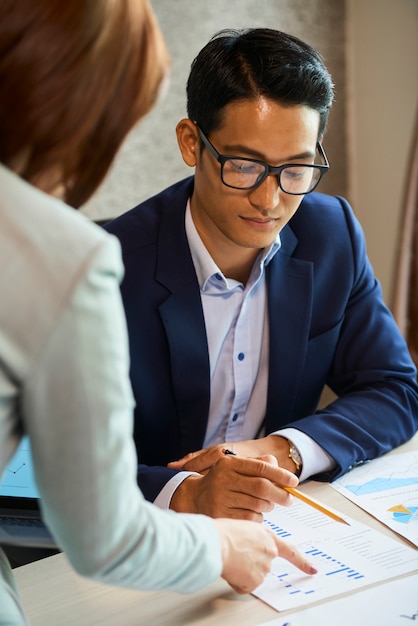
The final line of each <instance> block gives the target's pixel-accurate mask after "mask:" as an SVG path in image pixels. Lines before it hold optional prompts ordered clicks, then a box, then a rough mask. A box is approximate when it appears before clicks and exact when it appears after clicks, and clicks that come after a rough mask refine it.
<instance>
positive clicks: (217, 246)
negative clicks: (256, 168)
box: [182, 98, 319, 261]
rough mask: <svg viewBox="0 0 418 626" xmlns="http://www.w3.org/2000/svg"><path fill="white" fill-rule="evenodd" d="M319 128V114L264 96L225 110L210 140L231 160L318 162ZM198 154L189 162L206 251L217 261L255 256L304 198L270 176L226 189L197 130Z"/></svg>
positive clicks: (193, 206)
mask: <svg viewBox="0 0 418 626" xmlns="http://www.w3.org/2000/svg"><path fill="white" fill-rule="evenodd" d="M190 124H191V122H190ZM190 128H192V127H190ZM318 128H319V113H318V112H317V111H315V110H314V109H311V108H308V107H305V106H300V105H298V106H287V107H285V106H282V105H280V104H277V103H276V102H273V101H271V100H266V99H264V98H260V99H258V100H246V101H241V102H237V103H233V104H231V105H229V106H228V107H226V108H225V111H224V115H223V121H222V126H221V127H220V128H218V129H217V130H215V131H213V132H211V133H210V134H209V137H208V138H209V140H210V141H211V143H212V144H213V146H214V147H215V148H216V150H217V151H218V152H219V153H220V154H222V155H226V156H238V157H240V156H241V157H247V158H254V159H259V160H263V161H266V162H267V163H268V164H269V165H273V166H279V165H283V164H292V163H313V162H314V156H315V150H316V144H317V141H318ZM196 131H197V129H196ZM182 152H183V150H182ZM193 153H194V161H195V162H194V163H193V162H190V160H189V161H186V162H188V164H189V165H195V186H194V193H193V196H192V199H191V211H192V216H193V220H194V223H195V225H196V228H197V230H198V232H199V234H200V236H201V238H202V240H203V242H204V243H205V245H206V247H207V249H208V250H209V252H210V253H211V254H212V256H213V258H214V259H215V261H218V256H219V254H220V255H221V257H225V255H226V256H227V257H228V256H229V257H230V256H233V257H234V258H235V259H237V260H239V258H240V255H241V256H242V258H243V259H244V258H247V259H248V258H249V255H250V256H253V257H254V258H255V256H256V255H257V254H258V251H259V250H260V249H261V248H264V247H266V246H269V245H270V244H271V243H272V242H273V241H274V240H275V238H276V236H277V234H278V233H279V232H280V231H281V230H282V228H283V227H284V226H285V225H286V224H287V223H288V221H289V220H290V218H291V217H292V216H293V215H294V214H295V212H296V210H297V209H298V207H299V205H300V203H301V201H302V197H303V196H292V195H289V194H286V193H284V192H283V191H282V190H281V189H280V187H279V184H278V180H277V176H274V175H271V176H267V178H266V179H265V180H264V181H263V182H262V183H261V185H260V186H259V187H257V188H256V189H250V190H240V189H231V188H229V187H227V186H225V185H224V184H223V183H222V181H221V175H220V170H221V166H220V163H218V162H217V160H216V158H215V157H214V156H213V154H211V152H210V151H209V150H208V149H207V148H206V147H205V148H204V149H203V150H201V149H200V140H199V136H198V133H197V132H196V142H195V144H194V146H193ZM184 156H185V155H184V152H183V157H184ZM185 160H186V159H185Z"/></svg>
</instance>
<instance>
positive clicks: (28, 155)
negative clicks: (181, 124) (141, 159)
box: [0, 0, 168, 207]
mask: <svg viewBox="0 0 418 626" xmlns="http://www.w3.org/2000/svg"><path fill="white" fill-rule="evenodd" d="M167 65H168V54H167V51H166V48H165V45H164V42H163V39H162V35H161V32H160V30H159V28H158V25H157V23H156V20H155V17H154V14H153V12H152V10H151V8H150V6H149V4H148V0H93V1H91V2H90V1H86V0H71V1H70V2H60V1H59V0H57V1H54V0H36V2H27V1H26V0H1V1H0V103H1V104H0V160H1V161H2V162H3V163H4V164H5V165H6V166H8V167H10V168H12V169H14V170H16V171H17V173H19V174H20V175H21V176H22V177H23V178H25V179H26V180H28V181H29V182H31V183H32V184H34V185H36V186H39V187H42V188H43V189H44V190H45V191H52V190H53V189H54V188H56V187H57V185H59V186H61V187H62V188H63V195H64V199H65V200H66V201H67V202H68V203H69V204H71V205H72V206H76V207H78V206H80V205H81V204H83V203H84V202H85V201H86V200H87V199H88V198H89V197H90V196H91V194H92V193H93V192H94V191H95V189H96V188H97V187H98V185H99V184H100V183H101V181H102V180H103V178H104V176H105V175H106V173H107V171H108V169H109V167H110V165H111V163H112V161H113V159H114V157H115V155H116V152H117V151H118V149H119V147H120V145H121V143H122V141H123V140H124V138H125V136H126V134H127V133H128V131H129V130H130V129H131V128H132V126H133V125H134V124H135V123H136V122H137V121H138V120H139V119H140V118H141V117H142V116H144V115H145V114H146V113H147V112H148V111H149V109H150V108H151V107H152V106H153V104H154V102H155V99H156V96H157V94H158V90H159V86H160V83H161V81H162V79H163V77H164V75H165V73H166V68H167Z"/></svg>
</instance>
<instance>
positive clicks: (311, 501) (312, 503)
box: [222, 448, 350, 526]
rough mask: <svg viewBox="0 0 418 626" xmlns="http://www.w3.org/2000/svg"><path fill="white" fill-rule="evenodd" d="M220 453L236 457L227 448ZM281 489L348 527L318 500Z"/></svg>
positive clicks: (345, 522) (289, 488) (293, 488)
mask: <svg viewBox="0 0 418 626" xmlns="http://www.w3.org/2000/svg"><path fill="white" fill-rule="evenodd" d="M222 452H223V454H226V455H228V454H231V455H232V456H237V453H236V452H233V451H232V450H228V448H224V449H223V450H222ZM281 488H282V489H284V490H285V491H287V493H290V494H291V495H292V496H294V497H295V498H298V499H299V500H302V502H305V503H306V504H309V506H311V507H312V508H314V509H316V510H317V511H320V512H321V513H323V514H324V515H328V517H330V518H331V519H333V520H335V521H336V522H340V523H341V524H346V525H347V526H350V524H349V523H348V522H347V521H346V520H345V519H343V518H342V517H340V516H339V515H337V513H334V511H331V510H330V509H328V507H326V506H325V505H324V504H321V503H320V502H318V500H315V499H314V498H311V497H310V496H307V495H305V494H304V493H302V491H299V489H295V487H283V486H282V487H281Z"/></svg>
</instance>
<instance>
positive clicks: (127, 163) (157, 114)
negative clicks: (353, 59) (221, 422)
mask: <svg viewBox="0 0 418 626" xmlns="http://www.w3.org/2000/svg"><path fill="white" fill-rule="evenodd" d="M151 2H152V6H153V8H154V10H155V12H156V14H157V16H158V19H159V22H160V25H161V29H162V31H163V33H164V36H165V38H166V41H167V44H168V48H169V50H170V53H171V57H172V76H171V82H170V86H169V91H168V93H167V95H166V97H165V98H164V99H163V101H162V102H160V104H159V105H158V106H157V108H156V109H154V111H152V112H151V113H150V114H149V115H148V117H147V118H146V119H145V120H144V121H143V122H142V123H141V124H139V126H138V127H137V128H135V129H134V130H133V131H132V133H131V134H130V136H129V137H128V139H127V141H126V142H125V144H124V146H123V147H122V150H121V152H120V154H119V156H118V158H117V160H116V163H115V165H114V167H113V169H112V172H111V174H110V176H109V177H108V179H107V180H106V181H105V183H104V185H103V187H102V188H101V189H100V190H99V191H98V192H97V193H96V195H95V197H94V198H92V199H91V200H90V202H89V203H88V204H87V205H86V207H85V208H84V211H85V212H86V213H87V214H88V215H89V216H90V217H92V218H94V219H106V218H109V217H113V216H115V215H118V214H120V213H123V212H125V211H126V210H128V209H130V208H132V207H133V206H135V205H136V204H137V203H138V202H140V201H141V200H143V199H145V198H147V197H149V196H151V195H153V194H154V193H157V192H158V191H160V190H161V189H164V188H165V187H167V186H168V185H170V184H171V183H173V182H175V181H176V180H178V179H180V178H183V177H184V176H188V175H189V174H191V173H192V170H190V169H189V168H188V167H187V166H186V165H184V164H183V161H182V160H181V156H180V153H179V151H178V148H177V142H176V137H175V127H176V124H177V122H178V121H179V120H180V119H181V118H182V117H185V116H186V104H185V84H186V80H187V76H188V73H189V70H190V64H191V62H192V60H193V58H194V57H195V56H196V54H197V53H198V52H199V50H200V49H201V48H202V47H203V46H204V45H205V43H206V42H207V41H208V40H209V39H210V37H211V36H212V35H213V34H214V33H215V32H216V31H218V30H221V29H222V28H236V27H238V28H240V27H254V26H268V27H272V28H277V29H279V30H284V31H287V32H289V33H292V34H294V35H296V36H298V37H300V38H302V39H304V40H306V41H307V42H308V43H310V44H311V45H312V46H314V47H315V48H317V49H318V50H319V51H320V52H321V54H322V55H323V56H324V57H325V61H326V64H327V66H328V68H329V70H330V71H331V74H332V76H333V79H334V83H335V84H336V102H335V105H334V108H333V111H332V114H331V119H330V124H329V130H328V133H327V136H326V138H325V141H324V148H325V150H326V152H327V155H328V158H329V161H330V163H331V166H332V172H330V173H328V174H327V176H326V177H325V179H324V181H323V182H322V183H321V187H320V189H321V191H325V192H328V193H338V194H342V195H346V194H347V192H348V189H347V177H346V158H347V149H346V138H345V106H346V105H345V103H346V94H345V54H344V45H345V39H344V38H345V21H344V20H345V17H344V15H345V13H344V9H345V2H344V0H309V1H307V0H229V2H227V1H226V0H210V2H208V0H151ZM115 115H117V111H115Z"/></svg>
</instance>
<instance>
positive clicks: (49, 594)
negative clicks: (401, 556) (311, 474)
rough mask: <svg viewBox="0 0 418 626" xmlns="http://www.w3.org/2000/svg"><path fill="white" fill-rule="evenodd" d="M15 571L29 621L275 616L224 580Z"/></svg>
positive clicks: (166, 621)
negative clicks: (137, 587) (170, 587)
mask: <svg viewBox="0 0 418 626" xmlns="http://www.w3.org/2000/svg"><path fill="white" fill-rule="evenodd" d="M409 450H418V434H417V435H416V436H415V437H414V438H413V439H412V440H411V441H410V442H408V443H406V444H404V445H403V446H401V447H399V448H397V449H396V450H393V451H392V452H391V453H390V454H396V453H399V452H406V451H409ZM301 489H302V490H303V491H305V492H306V493H308V494H310V495H312V496H313V497H315V498H317V499H319V500H321V501H322V502H323V503H324V504H328V505H329V506H331V507H333V508H334V509H337V510H338V511H340V512H341V513H342V514H343V515H344V514H345V515H348V516H349V517H352V518H354V519H357V520H358V521H360V522H362V523H365V524H368V525H369V526H371V527H372V528H375V529H378V530H380V531H381V532H383V533H385V534H388V535H390V536H391V537H393V538H394V539H395V540H396V541H399V542H401V543H402V542H403V540H402V539H401V538H400V537H399V536H398V535H396V534H395V533H393V532H392V531H391V530H390V529H388V528H387V527H386V526H384V525H383V524H381V523H380V522H378V521H377V520H376V519H374V518H373V517H371V516H370V515H368V514H367V513H366V512H365V511H363V510H362V509H360V508H358V507H357V506H355V505H354V504H353V503H352V502H350V501H349V500H347V499H346V498H344V497H343V496H342V495H341V494H339V493H338V492H336V491H335V490H334V489H332V488H331V487H330V486H329V485H327V484H324V483H317V482H313V481H309V482H307V483H305V484H304V485H302V486H301ZM14 572H15V576H16V579H17V582H18V586H19V589H20V593H21V596H22V599H23V603H24V606H25V610H26V612H27V614H28V616H29V619H30V621H31V624H32V625H33V626H94V625H95V624H97V625H100V626H110V625H112V626H115V625H116V626H134V625H135V626H137V625H139V624H146V625H147V626H191V625H200V626H230V625H231V626H232V625H233V626H236V625H238V624H239V626H256V625H257V624H262V623H263V622H266V621H268V620H272V619H275V618H277V617H278V615H279V614H278V613H277V612H276V611H274V610H273V609H272V608H270V607H269V606H267V605H265V604H263V603H262V602H260V600H258V599H256V598H254V597H253V596H251V595H247V596H240V595H238V594H236V593H234V592H233V591H232V590H231V589H230V587H229V586H228V585H227V584H226V583H225V582H224V581H222V580H219V581H217V582H216V583H214V584H212V585H211V586H209V587H208V588H206V589H205V590H204V591H201V592H200V593H197V594H194V595H180V594H176V593H173V592H166V591H163V592H143V591H130V590H125V589H118V588H114V587H108V586H107V585H102V584H100V583H95V582H92V581H89V580H86V579H84V578H81V577H80V576H78V575H77V574H75V573H74V572H73V570H72V569H71V568H70V566H69V565H68V562H67V560H66V558H65V556H64V555H63V554H59V555H56V556H52V557H49V558H47V559H43V560H41V561H37V562H35V563H30V564H29V565H25V566H23V567H19V568H17V569H15V570H14ZM355 601H356V594H354V595H352V602H355ZM324 602H325V601H324ZM294 612H295V611H294V610H292V611H284V612H282V613H280V616H281V617H284V618H285V617H286V616H287V617H289V616H290V615H291V614H292V613H294ZM285 621H286V619H284V620H283V622H285ZM313 626H319V625H313Z"/></svg>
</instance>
